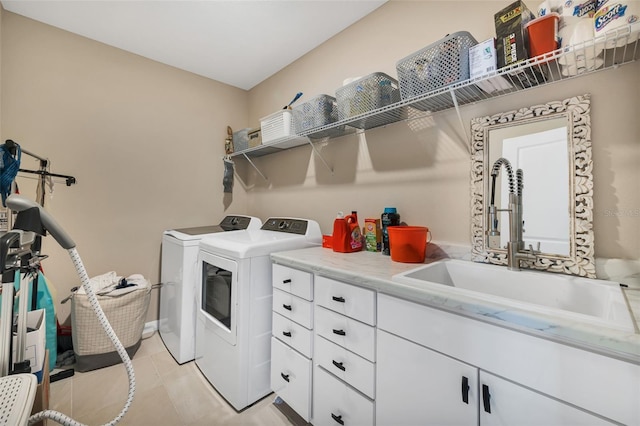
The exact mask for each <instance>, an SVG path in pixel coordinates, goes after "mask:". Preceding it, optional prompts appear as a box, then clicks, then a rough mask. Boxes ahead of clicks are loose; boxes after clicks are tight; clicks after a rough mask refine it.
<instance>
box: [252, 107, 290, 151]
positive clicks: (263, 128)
mask: <svg viewBox="0 0 640 426" xmlns="http://www.w3.org/2000/svg"><path fill="white" fill-rule="evenodd" d="M260 132H261V133H262V144H263V145H267V144H269V143H274V142H278V141H279V140H282V139H286V138H288V137H291V136H295V134H296V132H295V129H294V123H293V117H292V114H291V110H289V109H283V110H282V111H278V112H275V113H273V114H271V115H268V116H266V117H264V118H261V119H260Z"/></svg>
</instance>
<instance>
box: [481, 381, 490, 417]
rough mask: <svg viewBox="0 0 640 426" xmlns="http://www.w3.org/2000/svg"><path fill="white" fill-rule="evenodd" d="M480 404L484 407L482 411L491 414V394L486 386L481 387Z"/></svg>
mask: <svg viewBox="0 0 640 426" xmlns="http://www.w3.org/2000/svg"><path fill="white" fill-rule="evenodd" d="M482 404H483V405H484V411H486V412H487V413H491V394H490V393H489V386H487V385H482Z"/></svg>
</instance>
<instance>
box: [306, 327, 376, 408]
mask: <svg viewBox="0 0 640 426" xmlns="http://www.w3.org/2000/svg"><path fill="white" fill-rule="evenodd" d="M313 360H314V362H315V364H316V365H320V366H322V367H324V369H325V370H327V371H329V372H331V373H332V374H333V375H334V376H336V377H338V378H340V379H342V380H344V381H345V382H347V383H348V384H350V385H351V386H353V387H354V388H356V389H358V390H359V391H360V392H362V393H364V394H365V395H367V396H368V397H369V398H371V399H373V398H374V396H375V391H374V386H375V385H374V382H375V379H374V378H375V374H376V372H375V364H373V363H372V362H371V361H367V360H366V359H364V358H362V357H360V356H358V355H356V354H354V353H353V352H350V351H348V350H346V349H345V348H343V347H341V346H338V345H336V344H335V343H331V342H330V341H328V340H326V339H323V338H322V337H318V338H317V339H316V350H315V352H314V358H313Z"/></svg>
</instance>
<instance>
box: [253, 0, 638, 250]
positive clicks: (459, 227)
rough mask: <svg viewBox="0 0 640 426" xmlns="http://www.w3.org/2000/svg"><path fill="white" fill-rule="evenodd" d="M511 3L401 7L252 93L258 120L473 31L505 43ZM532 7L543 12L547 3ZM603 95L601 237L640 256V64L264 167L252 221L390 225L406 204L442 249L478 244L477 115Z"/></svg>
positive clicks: (386, 9) (601, 242) (597, 142)
mask: <svg viewBox="0 0 640 426" xmlns="http://www.w3.org/2000/svg"><path fill="white" fill-rule="evenodd" d="M504 5H505V2H502V1H499V2H491V1H482V2H478V1H467V2H465V1H439V2H438V1H433V2H426V1H423V2H419V1H391V2H389V3H387V4H385V5H384V6H382V7H381V8H379V9H378V10H376V11H375V12H373V13H372V14H371V15H369V16H367V17H365V18H364V19H362V20H361V21H359V22H357V23H356V24H354V25H352V26H351V27H349V28H347V29H346V30H344V31H343V32H342V33H340V34H338V35H337V36H335V37H333V38H332V39H331V40H329V41H327V42H326V43H324V44H323V45H321V46H320V47H318V48H317V49H315V50H314V51H312V52H311V53H309V54H307V55H306V56H304V57H302V58H300V59H299V60H297V61H296V62H295V63H293V64H291V65H290V66H288V67H287V68H286V69H284V70H282V71H281V72H279V73H278V74H276V75H274V76H272V77H271V78H270V79H268V80H267V81H265V82H263V83H262V84H260V85H259V86H257V87H255V88H253V89H252V90H251V91H250V109H249V111H250V119H251V121H252V124H253V125H255V123H258V122H259V118H260V117H262V116H264V115H266V114H268V113H270V112H274V111H275V110H277V109H278V108H279V107H281V105H283V104H286V103H287V102H288V100H289V99H290V98H291V97H292V96H293V94H294V93H295V92H297V91H302V92H304V93H305V95H304V97H303V98H302V99H301V101H300V102H302V101H304V100H305V99H311V98H312V97H313V96H315V95H317V94H321V93H326V94H331V95H333V94H334V93H335V89H336V88H338V87H340V86H341V85H342V81H343V79H345V78H347V77H354V76H361V75H367V74H369V73H371V72H379V71H381V72H385V73H387V74H389V75H391V76H393V77H396V75H397V73H396V71H395V64H396V62H397V61H398V60H399V59H402V58H404V57H405V56H407V55H409V54H412V53H413V52H415V51H417V50H419V49H421V48H423V47H425V46H427V45H429V44H431V43H433V42H435V41H437V40H439V39H441V38H442V37H444V36H445V35H446V34H448V33H453V32H456V31H461V30H466V31H469V32H470V33H471V34H472V35H473V36H474V37H475V38H476V39H477V40H478V41H482V40H485V39H487V38H489V37H492V36H494V34H495V31H494V26H493V25H494V24H493V13H494V12H495V11H498V10H500V9H501V8H502V7H504ZM531 6H536V3H535V2H534V4H532V5H531ZM584 93H591V95H592V115H591V118H592V133H591V135H592V141H593V163H594V169H593V174H594V231H595V251H596V256H597V257H603V258H623V259H638V258H640V192H639V191H638V183H639V182H640V167H639V166H640V140H639V136H640V124H639V123H640V121H639V120H638V114H639V112H640V96H639V95H640V63H637V62H636V63H634V64H631V65H625V66H623V67H620V68H619V69H614V70H609V71H605V72H602V73H595V74H591V75H589V76H586V77H581V78H577V79H573V80H569V81H565V82H562V83H558V84H552V85H549V86H546V87H543V88H538V89H534V90H530V91H526V92H520V93H518V94H513V95H509V96H505V97H501V98H498V99H494V100H491V101H488V102H483V103H480V104H476V105H471V106H465V107H463V108H461V115H462V119H463V122H464V127H462V126H461V125H460V124H459V121H458V117H457V115H456V114H455V111H449V112H446V113H443V114H437V115H435V116H433V117H430V118H423V119H419V120H415V121H409V122H406V123H399V124H394V125H391V126H388V127H386V128H378V129H374V130H370V131H367V132H365V133H364V134H363V135H360V136H356V135H353V136H346V137H343V138H340V139H335V140H332V141H331V142H329V143H328V144H319V145H318V149H319V151H320V152H321V154H322V156H323V157H324V158H325V159H326V160H327V162H328V163H329V164H330V165H333V169H334V173H333V175H332V174H331V173H330V172H329V171H328V170H327V169H325V168H324V166H323V165H322V163H321V162H320V161H319V160H318V159H317V157H316V156H315V155H314V154H313V153H312V151H311V149H310V148H309V147H300V148H295V149H292V150H289V151H286V152H283V153H278V154H274V155H269V156H266V157H262V158H258V159H256V165H257V166H258V167H260V169H261V171H262V172H263V173H264V174H265V175H266V176H267V177H268V178H269V180H268V181H265V180H263V179H262V178H261V177H259V176H257V175H256V174H255V173H254V172H252V171H251V170H248V171H247V174H246V176H245V177H244V178H245V179H246V180H247V181H248V182H250V184H251V185H254V186H255V187H254V188H253V189H252V191H251V193H250V195H249V214H260V215H261V216H270V215H280V214H290V215H295V216H300V217H311V218H314V219H316V220H317V221H319V222H320V225H321V227H322V230H323V231H324V232H325V233H331V227H332V222H333V218H334V217H335V214H336V212H337V211H339V210H344V211H349V210H352V209H353V210H357V211H358V215H359V217H360V218H365V217H379V215H380V213H381V212H382V210H383V208H384V207H385V206H395V207H397V208H398V211H399V213H400V214H401V217H402V220H404V221H406V222H407V223H409V224H413V225H426V226H428V227H429V228H430V229H431V230H432V233H433V238H434V240H435V241H447V242H454V243H461V244H470V206H469V201H470V186H469V181H470V157H469V143H468V139H467V136H466V135H465V133H467V134H468V133H469V127H470V120H471V119H472V118H473V117H477V116H484V115H489V114H494V113H497V112H501V111H508V110H510V109H515V108H521V107H525V106H530V105H533V104H537V103H545V102H549V101H555V100H561V99H565V98H569V97H572V96H575V95H580V94H584Z"/></svg>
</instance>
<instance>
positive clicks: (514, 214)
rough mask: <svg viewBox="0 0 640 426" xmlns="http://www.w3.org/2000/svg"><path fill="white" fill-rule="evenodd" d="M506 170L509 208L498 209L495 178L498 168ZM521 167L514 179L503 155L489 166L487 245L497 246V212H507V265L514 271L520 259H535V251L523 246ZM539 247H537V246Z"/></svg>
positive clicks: (511, 169)
mask: <svg viewBox="0 0 640 426" xmlns="http://www.w3.org/2000/svg"><path fill="white" fill-rule="evenodd" d="M501 167H504V168H505V170H506V171H507V177H508V180H509V208H508V209H498V208H496V205H495V195H496V179H497V177H498V174H499V173H500V168H501ZM523 186H524V185H523V172H522V169H518V170H516V176H515V179H514V177H513V168H512V167H511V163H510V162H509V160H507V159H506V158H504V157H501V158H498V159H497V160H496V161H495V163H493V167H492V168H491V203H490V204H489V215H488V216H489V230H488V231H487V245H488V246H489V247H491V248H499V245H500V242H499V241H500V231H499V229H498V223H499V220H498V215H497V213H498V212H504V211H506V212H509V242H508V243H507V267H508V268H509V269H511V270H514V271H519V270H520V261H521V260H535V259H536V253H539V251H536V250H534V249H533V247H531V246H529V249H528V250H525V248H524V240H523V237H522V227H523V221H522V189H523ZM538 248H539V247H538Z"/></svg>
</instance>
